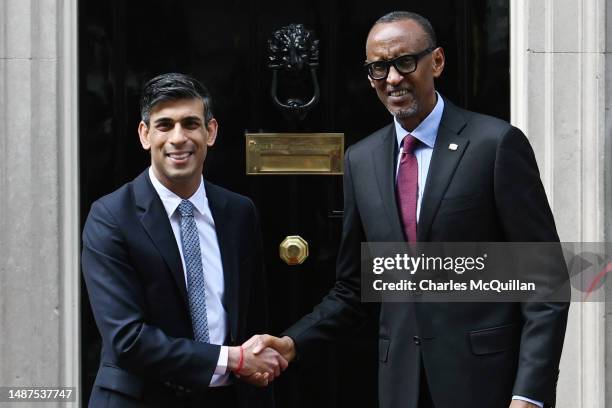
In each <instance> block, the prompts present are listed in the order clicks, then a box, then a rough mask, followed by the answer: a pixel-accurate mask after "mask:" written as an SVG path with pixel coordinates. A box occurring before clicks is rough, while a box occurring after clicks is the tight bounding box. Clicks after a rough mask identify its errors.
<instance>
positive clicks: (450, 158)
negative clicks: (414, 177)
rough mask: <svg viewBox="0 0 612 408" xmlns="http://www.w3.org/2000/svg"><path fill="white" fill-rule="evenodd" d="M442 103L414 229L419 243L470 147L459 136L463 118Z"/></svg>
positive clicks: (467, 142)
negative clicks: (419, 211) (418, 214)
mask: <svg viewBox="0 0 612 408" xmlns="http://www.w3.org/2000/svg"><path fill="white" fill-rule="evenodd" d="M444 104H445V105H444V113H443V114H442V120H441V121H440V127H439V129H438V135H437V137H436V143H435V145H434V151H433V154H432V157H431V163H430V166H429V172H428V174H427V181H426V183H425V194H424V196H423V201H422V203H421V214H420V216H419V223H418V226H417V240H418V241H427V240H428V238H429V231H430V229H431V224H432V222H433V219H434V217H435V215H436V213H437V211H438V207H439V206H440V201H441V200H442V197H443V196H444V193H445V192H446V189H447V187H448V185H449V183H450V181H451V179H452V177H453V174H454V173H455V170H456V169H457V165H458V164H459V161H460V160H461V158H462V157H463V153H464V152H465V149H466V147H467V145H468V144H469V139H467V138H466V137H464V136H460V135H459V133H460V132H461V131H462V130H463V128H464V127H465V125H466V121H465V118H464V117H463V115H462V114H461V113H460V111H459V110H458V109H457V108H456V107H455V106H454V105H453V104H452V103H451V102H450V101H448V100H447V99H444ZM452 144H454V145H456V147H455V146H453V148H455V149H456V150H453V149H452V148H451V147H450V146H451V145H452Z"/></svg>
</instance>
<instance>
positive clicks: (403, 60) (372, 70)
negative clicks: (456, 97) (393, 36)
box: [364, 47, 436, 79]
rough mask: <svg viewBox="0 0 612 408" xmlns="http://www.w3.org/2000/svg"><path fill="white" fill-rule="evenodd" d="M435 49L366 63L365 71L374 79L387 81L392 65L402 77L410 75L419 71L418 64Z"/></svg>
mask: <svg viewBox="0 0 612 408" xmlns="http://www.w3.org/2000/svg"><path fill="white" fill-rule="evenodd" d="M435 49H436V48H435V47H429V48H427V49H425V50H423V51H421V52H419V53H417V54H411V55H400V56H399V57H397V58H394V59H392V60H388V61H384V60H382V61H373V62H369V63H366V64H365V65H364V67H365V69H366V70H367V71H368V75H369V76H370V78H372V79H385V78H387V75H389V68H390V67H391V65H393V66H394V67H395V69H396V70H397V72H399V73H400V74H402V75H408V74H410V73H412V72H414V71H416V69H417V62H418V61H419V60H420V59H421V58H423V57H424V56H426V55H427V54H429V53H430V52H432V51H433V50H435Z"/></svg>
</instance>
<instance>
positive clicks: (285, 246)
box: [279, 235, 308, 265]
mask: <svg viewBox="0 0 612 408" xmlns="http://www.w3.org/2000/svg"><path fill="white" fill-rule="evenodd" d="M279 253H280V258H281V259H282V260H283V261H285V263H286V264H287V265H299V264H301V263H302V262H304V261H305V260H306V258H308V242H306V241H305V240H304V239H303V238H302V237H300V236H299V235H289V236H288V237H286V238H285V239H284V240H283V242H281V243H280V245H279Z"/></svg>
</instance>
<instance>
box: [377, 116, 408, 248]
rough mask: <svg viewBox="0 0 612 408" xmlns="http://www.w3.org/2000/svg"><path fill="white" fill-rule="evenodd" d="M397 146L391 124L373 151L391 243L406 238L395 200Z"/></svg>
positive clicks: (381, 201)
mask: <svg viewBox="0 0 612 408" xmlns="http://www.w3.org/2000/svg"><path fill="white" fill-rule="evenodd" d="M396 145H397V138H396V136H395V127H394V126H393V124H391V125H390V126H388V129H387V130H386V133H385V134H384V136H383V138H382V142H381V143H380V144H379V145H378V146H376V147H375V148H374V149H372V162H373V164H374V173H375V175H376V182H377V184H378V189H379V192H380V197H381V198H380V203H382V205H383V206H384V208H385V213H386V214H387V221H388V222H389V233H390V237H389V241H394V242H401V241H404V239H405V238H404V232H403V230H402V225H401V222H400V217H399V212H398V209H397V203H396V199H395V156H396V154H397V153H396V151H395V147H396Z"/></svg>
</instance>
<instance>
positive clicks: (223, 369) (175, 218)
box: [149, 167, 231, 387]
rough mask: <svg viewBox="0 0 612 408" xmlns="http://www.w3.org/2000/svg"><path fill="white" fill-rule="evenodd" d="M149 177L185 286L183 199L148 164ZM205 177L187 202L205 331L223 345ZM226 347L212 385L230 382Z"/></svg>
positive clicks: (219, 273) (217, 259)
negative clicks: (198, 263) (196, 245)
mask: <svg viewBox="0 0 612 408" xmlns="http://www.w3.org/2000/svg"><path fill="white" fill-rule="evenodd" d="M149 178H150V179H151V183H152V184H153V188H154V189H155V191H156V192H157V194H158V195H159V198H161V201H162V203H163V204H164V208H165V209H166V213H167V214H168V218H169V219H170V225H171V226H172V232H173V233H174V238H175V239H176V243H177V245H178V249H179V252H180V254H181V262H182V264H183V272H184V274H185V286H186V287H187V288H188V281H187V268H185V259H184V258H183V245H182V241H181V216H180V214H179V212H178V211H177V208H178V206H179V204H180V203H181V200H182V198H181V197H179V196H178V195H176V194H174V193H173V192H172V191H170V190H169V189H168V188H166V186H164V185H163V184H162V183H161V182H160V181H159V180H158V179H157V177H156V176H155V173H154V172H153V169H152V168H151V167H149ZM203 180H204V179H203V178H202V179H201V181H200V187H198V189H197V191H196V192H195V193H194V194H193V195H192V196H191V197H189V201H190V202H191V203H192V204H193V206H194V207H195V211H194V212H193V218H194V220H195V223H196V227H197V229H198V238H199V240H200V252H201V254H202V269H203V270H204V287H205V290H206V317H207V318H208V334H209V337H210V344H219V345H222V344H223V343H224V342H225V340H226V337H227V321H228V316H227V311H226V310H225V308H224V307H223V302H222V300H223V295H224V292H225V282H224V280H223V265H222V263H221V251H220V250H219V242H218V240H217V232H216V230H215V221H214V219H213V217H212V213H211V212H210V207H209V206H208V198H207V197H206V189H205V188H204V181H203ZM227 360H228V347H227V346H222V347H221V353H220V354H219V360H218V362H217V368H216V369H215V373H214V375H213V376H212V379H211V381H210V386H211V387H218V386H222V385H228V384H230V382H231V381H230V378H229V374H227Z"/></svg>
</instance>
